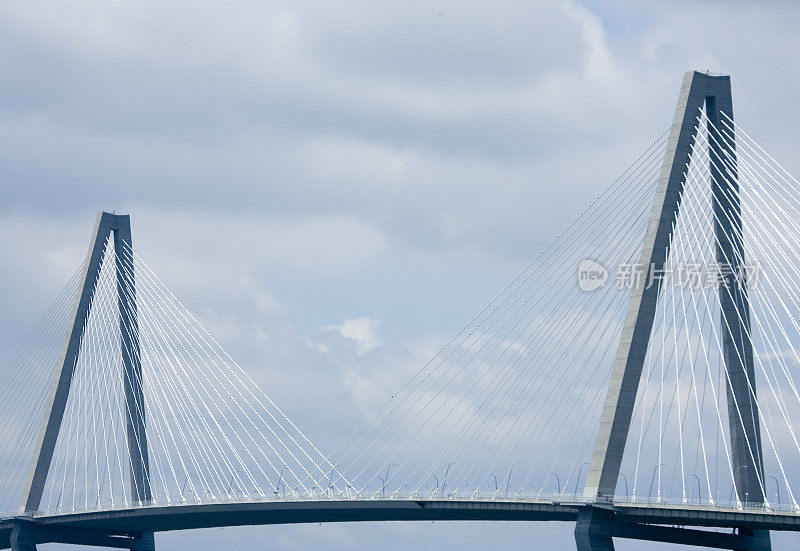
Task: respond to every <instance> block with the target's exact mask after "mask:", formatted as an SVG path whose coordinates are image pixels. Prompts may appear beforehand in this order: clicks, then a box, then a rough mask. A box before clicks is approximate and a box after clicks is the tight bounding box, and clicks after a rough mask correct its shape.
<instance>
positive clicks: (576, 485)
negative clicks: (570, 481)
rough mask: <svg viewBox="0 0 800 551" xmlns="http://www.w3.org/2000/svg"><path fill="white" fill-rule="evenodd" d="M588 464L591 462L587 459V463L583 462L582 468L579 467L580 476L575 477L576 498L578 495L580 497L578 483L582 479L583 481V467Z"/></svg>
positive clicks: (574, 495)
mask: <svg viewBox="0 0 800 551" xmlns="http://www.w3.org/2000/svg"><path fill="white" fill-rule="evenodd" d="M588 464H589V462H588V461H587V462H586V463H582V464H581V468H580V469H578V478H576V479H575V493H574V494H573V497H575V498H577V497H578V484H579V483H580V481H581V473H583V468H584V467H585V466H587V465H588Z"/></svg>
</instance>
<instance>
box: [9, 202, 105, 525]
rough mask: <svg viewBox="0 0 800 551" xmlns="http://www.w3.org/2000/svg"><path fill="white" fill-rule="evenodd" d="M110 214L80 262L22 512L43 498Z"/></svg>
mask: <svg viewBox="0 0 800 551" xmlns="http://www.w3.org/2000/svg"><path fill="white" fill-rule="evenodd" d="M111 216H112V215H110V214H108V213H105V212H101V213H100V214H98V215H97V221H96V222H95V226H94V231H93V232H92V240H91V242H90V243H89V252H88V253H87V255H86V260H85V261H84V264H83V287H82V288H81V292H80V293H79V294H78V296H77V297H75V303H74V305H73V307H72V316H71V317H70V321H69V326H68V328H67V334H66V335H65V336H64V343H63V345H62V347H61V356H60V359H59V362H58V367H57V368H56V372H55V375H54V377H53V382H52V384H51V389H50V395H49V396H48V398H47V406H46V408H45V412H46V414H45V415H46V418H45V421H44V423H43V424H42V426H41V429H40V431H39V437H38V439H37V444H36V447H35V448H34V455H33V459H32V460H31V465H30V468H29V470H28V477H27V481H26V484H25V493H24V495H23V497H22V503H21V505H20V510H21V511H22V512H27V513H33V512H36V511H37V510H38V509H39V504H40V502H41V500H42V493H43V492H44V484H45V481H46V480H47V473H48V472H49V470H50V463H51V461H52V460H53V452H54V451H55V447H56V440H57V439H58V432H59V430H60V429H61V420H62V419H63V417H64V409H65V408H66V407H67V398H68V397H69V387H70V383H71V382H72V374H73V372H74V371H75V364H76V362H77V361H78V351H79V350H80V345H81V338H82V337H83V331H84V329H85V327H86V320H87V319H88V317H89V310H90V309H91V307H92V300H93V299H94V290H95V285H96V284H97V278H98V276H99V275H100V267H101V264H102V263H103V253H104V251H105V240H106V237H108V235H109V232H110V231H111V222H112V221H111V218H110V217H111Z"/></svg>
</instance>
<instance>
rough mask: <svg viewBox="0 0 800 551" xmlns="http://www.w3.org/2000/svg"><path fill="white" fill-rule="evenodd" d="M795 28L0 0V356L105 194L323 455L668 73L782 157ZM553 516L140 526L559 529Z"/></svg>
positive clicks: (592, 14) (664, 119)
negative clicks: (705, 77)
mask: <svg viewBox="0 0 800 551" xmlns="http://www.w3.org/2000/svg"><path fill="white" fill-rule="evenodd" d="M798 28H800V8H799V7H797V6H796V5H795V4H793V3H790V2H785V3H781V2H770V3H755V2H726V3H717V2H698V1H692V2H685V3H682V2H669V3H657V2H651V3H642V2H640V3H636V6H629V5H628V3H627V2H614V1H609V2H572V1H564V2H530V1H527V2H503V1H496V2H465V1H458V2H449V1H432V2H431V1H428V2H416V1H407V2H396V3H383V2H349V1H342V2H338V3H335V4H333V3H319V4H316V3H310V2H270V1H263V2H224V3H222V2H198V1H195V2H146V1H142V2H118V1H114V2H108V1H103V2H93V1H76V2H69V3H64V4H56V3H51V2H38V1H25V2H21V1H20V2H2V3H0V79H2V82H0V166H2V167H3V174H2V179H0V182H1V184H0V185H2V194H1V195H0V197H2V200H0V255H2V258H4V259H5V261H4V262H2V263H0V281H2V282H3V284H2V286H0V309H2V311H3V313H4V315H3V316H0V354H2V356H1V357H3V358H7V357H9V356H10V354H11V353H12V351H13V350H14V349H15V348H16V346H17V345H18V344H19V342H21V340H22V339H23V338H24V336H25V335H26V334H27V333H28V331H29V330H30V329H31V327H32V325H33V324H34V323H35V321H36V319H38V317H39V316H40V315H41V312H42V311H43V309H44V308H45V306H46V305H47V304H49V302H50V301H51V300H52V298H53V297H54V296H55V295H56V294H57V292H58V290H59V289H60V288H61V287H62V285H63V284H64V282H65V281H66V279H67V277H68V276H69V275H70V274H71V273H72V272H73V271H74V270H75V268H76V267H77V266H78V264H79V263H80V262H81V261H82V259H83V257H84V255H85V249H86V246H87V243H88V239H89V233H90V230H91V228H92V224H93V222H94V217H95V215H96V212H97V211H98V210H116V211H117V212H129V213H131V215H132V220H133V235H134V247H135V248H136V249H137V250H138V252H139V254H140V255H141V256H142V257H143V258H144V259H145V260H146V261H147V262H148V264H149V265H150V266H151V267H152V268H153V269H154V270H155V271H156V272H157V273H159V274H160V275H161V277H162V279H163V280H164V281H165V283H166V284H167V285H168V286H169V287H170V288H171V289H172V290H173V291H174V292H175V293H176V294H177V295H178V296H179V297H181V298H182V300H183V301H184V302H185V303H186V304H187V305H188V306H189V307H190V308H191V309H192V310H193V311H195V312H197V313H198V314H199V315H200V316H201V318H202V320H203V322H204V323H205V324H206V326H207V327H208V328H209V330H210V331H211V332H212V333H213V334H214V335H215V336H216V337H217V339H218V340H219V341H220V342H221V343H222V344H223V345H224V346H225V347H226V348H227V349H228V351H229V352H230V353H231V355H232V356H233V357H234V358H237V360H239V361H240V362H241V363H242V365H243V366H245V367H246V368H247V369H248V370H249V371H250V372H251V373H252V374H253V375H254V378H256V379H257V380H258V381H259V383H260V384H262V385H263V386H264V387H265V388H266V389H267V392H268V393H269V394H270V395H271V397H272V398H273V399H274V400H275V401H276V402H278V403H279V404H280V405H281V406H283V407H284V408H285V410H286V411H287V413H288V414H289V416H290V417H291V418H293V419H294V420H296V421H297V423H298V424H299V425H300V426H301V427H302V428H303V429H304V430H305V432H306V433H307V434H308V435H309V436H310V437H311V438H312V440H314V441H316V442H318V443H319V445H320V447H321V448H322V449H323V450H325V449H332V448H333V447H335V445H336V444H337V443H338V442H339V441H340V440H341V439H342V438H344V437H345V436H346V435H347V434H349V433H350V431H351V430H352V429H353V428H354V427H355V426H356V425H357V424H358V422H360V421H361V420H362V419H363V415H364V414H365V413H366V412H367V411H369V409H370V408H371V407H374V406H375V405H377V404H378V403H380V402H381V399H382V397H384V396H386V395H387V394H388V393H390V392H391V391H392V389H393V388H396V386H397V385H398V384H399V383H400V382H402V380H403V378H402V377H403V374H405V373H408V372H410V370H411V369H413V368H414V367H415V366H418V365H420V364H421V363H424V362H425V361H427V360H428V359H429V358H430V357H431V356H432V355H433V354H434V353H435V351H436V349H437V347H438V346H439V345H440V344H441V343H442V342H444V341H445V340H446V339H447V338H449V336H451V335H453V334H454V333H455V332H457V331H458V330H459V329H460V328H461V326H462V325H464V324H465V323H466V322H467V321H468V320H469V319H470V318H471V317H472V315H474V314H475V313H476V312H477V311H478V310H479V309H480V308H481V307H482V306H483V305H484V304H485V303H486V302H487V301H488V300H489V299H490V298H491V297H492V296H493V295H494V293H495V292H496V291H498V290H500V289H501V288H502V287H503V286H504V285H505V284H506V283H507V282H508V281H509V280H510V279H511V278H512V277H513V276H514V275H515V274H516V273H517V272H518V271H519V270H520V269H521V268H522V267H523V266H524V265H525V264H526V263H527V262H528V261H529V260H530V259H531V258H533V256H534V255H535V254H536V253H537V252H538V251H539V250H541V249H542V247H543V246H544V245H546V243H547V242H548V241H549V240H550V239H551V238H552V237H553V236H555V235H556V234H557V232H558V231H559V230H560V229H561V228H562V227H563V226H564V225H565V224H567V223H569V221H570V220H571V219H572V218H573V217H574V216H576V215H577V213H578V212H580V211H581V210H582V209H583V208H584V207H585V206H586V205H587V204H589V203H590V202H591V201H592V198H593V197H595V196H596V195H597V194H598V193H599V192H600V190H602V189H603V188H605V187H606V186H608V185H609V184H610V182H611V181H612V180H613V179H614V178H615V177H616V176H617V175H618V174H619V173H620V172H621V171H622V170H623V169H624V168H625V167H627V166H628V165H629V164H630V162H631V161H632V160H633V159H635V158H636V156H637V155H638V153H639V152H641V151H642V150H644V149H645V148H646V147H647V146H648V145H649V144H650V143H651V142H652V141H653V140H654V139H655V138H656V137H657V136H659V135H660V134H661V133H662V132H663V131H664V130H665V129H666V128H667V127H668V125H669V124H670V123H671V121H672V111H673V109H674V106H675V102H676V98H677V93H678V91H679V89H680V85H681V79H682V76H683V73H684V72H685V71H687V70H689V69H698V70H712V71H715V72H719V73H726V74H730V75H732V82H733V97H734V111H735V113H736V117H737V120H738V121H739V122H740V123H741V124H742V125H743V126H744V127H745V128H747V129H748V130H749V132H750V134H751V135H752V136H753V137H754V138H756V139H757V140H758V141H759V142H760V143H761V144H762V145H764V147H765V148H766V149H767V150H769V151H770V152H771V153H772V154H773V155H774V156H775V157H776V158H777V159H779V160H780V161H782V163H783V164H784V166H786V168H787V169H788V170H789V171H790V172H792V173H794V174H800V157H798V156H797V154H796V151H797V150H798V147H797V146H798V140H799V139H800V138H798V134H797V132H796V128H797V126H798V123H800V108H798V107H797V102H796V98H797V97H798V96H800V70H798V69H800V59H799V58H798V55H797V54H798V52H799V51H800V33H798V32H797V29H798ZM299 389H302V390H299ZM321 411H324V412H325V414H324V415H320V412H321ZM572 529H573V526H572V525H567V524H564V525H552V526H543V525H533V524H531V525H508V524H490V523H487V524H469V525H466V524H456V525H453V524H437V525H428V524H425V525H423V524H413V525H406V524H394V525H370V526H366V525H363V526H351V525H327V526H305V527H292V526H289V527H260V528H246V529H245V528H243V529H225V530H224V531H223V530H209V531H204V532H193V533H186V534H168V535H161V536H159V548H160V549H162V550H166V549H181V548H184V547H187V548H188V546H189V545H191V546H192V547H193V548H196V549H218V548H230V547H232V546H233V545H235V544H242V545H245V546H247V547H248V548H263V549H267V548H269V549H300V548H309V547H310V546H312V545H313V546H314V547H315V548H319V549H349V548H352V547H355V546H356V545H359V546H361V545H364V546H366V547H374V546H377V545H380V546H381V547H383V548H387V549H408V548H410V547H411V546H414V547H417V548H424V549H438V548H441V547H445V548H452V549H455V548H456V547H459V548H473V549H476V548H479V547H484V546H494V547H497V546H500V545H502V546H508V547H511V546H512V545H513V546H518V547H523V546H527V547H531V546H532V545H534V546H535V544H534V542H535V541H552V542H557V541H558V542H561V541H563V544H562V545H561V546H560V547H558V546H557V545H555V543H553V545H552V546H551V548H562V549H572V548H573V546H574V544H573V543H572V535H571V534H572ZM798 544H799V542H798V540H797V539H796V538H793V539H790V540H788V542H787V545H795V546H797V545H798ZM618 548H619V549H633V548H637V549H639V548H642V547H641V546H639V545H638V544H631V543H624V542H623V543H620V544H619V546H618ZM652 548H653V549H656V548H658V547H655V546H654V547H652ZM798 548H800V547H798Z"/></svg>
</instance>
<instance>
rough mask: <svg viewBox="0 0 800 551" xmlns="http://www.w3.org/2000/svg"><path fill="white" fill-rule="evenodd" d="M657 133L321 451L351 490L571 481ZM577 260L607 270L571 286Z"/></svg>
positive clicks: (516, 492)
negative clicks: (336, 443) (600, 280)
mask: <svg viewBox="0 0 800 551" xmlns="http://www.w3.org/2000/svg"><path fill="white" fill-rule="evenodd" d="M666 138H667V136H666V133H665V134H664V135H662V136H661V137H659V138H658V139H657V140H656V141H655V142H653V143H652V144H651V146H650V147H649V148H648V149H647V150H646V151H645V152H644V153H643V154H642V155H641V156H640V157H639V158H638V159H637V160H636V161H635V162H634V163H633V164H632V165H631V166H630V167H629V168H628V169H627V170H626V171H625V172H624V173H623V174H622V176H621V177H620V178H619V179H618V180H617V181H616V182H615V183H614V185H613V186H612V187H611V188H610V189H608V190H606V191H605V192H604V193H603V194H602V195H601V196H600V197H599V198H598V199H597V200H596V201H595V202H594V203H593V204H592V205H591V206H590V207H589V208H588V209H587V210H586V211H585V212H584V213H582V214H581V216H580V217H578V219H577V220H575V221H574V222H573V223H572V224H571V225H569V227H568V228H567V229H566V230H565V231H564V232H563V233H562V234H561V235H560V236H559V237H558V238H557V239H556V240H555V241H554V242H553V243H551V244H550V245H549V246H548V247H547V248H546V249H545V251H544V252H542V253H541V254H540V255H539V256H538V257H537V258H536V259H535V260H534V261H532V262H531V263H530V264H529V265H528V266H527V267H526V268H525V269H524V270H523V271H522V272H521V273H520V274H519V275H518V276H517V277H516V278H515V279H514V280H513V281H512V282H511V283H510V284H509V285H508V286H507V287H506V288H505V289H504V290H503V291H502V292H501V293H500V294H499V295H497V296H496V297H495V298H494V299H493V300H492V301H491V302H490V303H489V304H488V305H487V306H486V307H485V308H484V309H483V310H482V311H481V312H480V313H479V314H478V315H477V316H476V317H475V318H474V319H473V320H472V321H471V322H470V323H469V324H468V325H467V326H466V327H464V329H462V330H461V331H460V332H459V333H458V334H457V335H456V336H455V337H454V338H453V339H452V340H451V341H450V342H449V343H448V344H447V345H446V346H445V347H444V348H443V349H442V350H440V351H439V353H438V354H437V355H436V356H435V357H434V358H433V359H432V360H431V361H430V362H429V363H428V364H427V365H425V366H424V367H422V368H421V369H420V370H419V371H418V372H417V373H415V374H414V375H413V377H412V378H411V379H410V380H409V381H407V382H406V384H405V385H404V386H403V387H402V388H401V389H400V390H399V391H398V392H397V393H395V394H394V395H393V396H392V397H391V398H390V399H389V400H388V401H387V402H386V403H384V405H383V406H382V407H381V408H380V409H379V410H377V411H376V412H375V414H374V415H373V416H372V417H371V418H370V419H369V420H367V421H366V422H365V423H364V424H363V425H362V426H361V427H360V428H359V429H357V430H356V431H355V432H354V433H353V434H352V435H351V436H350V437H349V438H348V440H347V441H346V442H345V443H344V444H343V445H341V446H340V447H339V448H338V449H337V450H336V451H335V452H334V453H333V454H332V460H334V461H335V463H336V464H337V465H338V464H342V465H346V466H347V467H346V470H345V471H344V473H345V475H346V476H347V477H348V479H350V480H351V482H353V484H355V485H356V487H357V488H358V490H359V492H360V494H361V495H364V496H370V497H390V496H401V495H403V496H408V495H411V496H430V497H434V496H435V497H447V496H451V497H452V496H462V497H463V496H477V495H493V496H497V497H512V496H520V495H526V496H529V495H531V494H533V495H538V494H541V493H543V492H544V493H549V492H553V491H554V490H556V489H557V490H558V491H559V492H560V491H562V490H563V489H564V488H566V487H567V486H568V485H570V486H571V485H572V484H573V483H574V482H573V481H574V480H575V479H576V477H577V476H578V475H579V473H578V471H579V470H580V469H581V467H580V462H579V461H578V459H577V458H578V457H580V456H581V455H582V454H584V453H585V452H586V450H587V449H590V447H591V442H590V441H591V439H592V437H593V435H594V429H595V426H596V419H597V418H598V411H599V408H600V407H601V406H602V400H603V398H604V394H605V386H606V380H607V378H608V373H609V366H610V365H611V361H612V359H613V353H614V352H613V348H614V344H615V342H616V340H617V339H618V336H619V332H620V330H621V325H622V316H623V315H624V311H625V304H626V303H627V300H628V295H629V291H628V290H625V289H618V288H617V286H616V284H615V281H614V277H615V275H616V272H615V270H616V268H617V266H619V265H621V264H623V263H627V262H632V259H633V258H635V257H636V256H637V255H638V252H639V250H640V248H641V242H642V236H643V235H644V228H645V224H646V222H647V215H648V213H649V207H650V204H651V203H652V194H653V190H654V189H655V183H656V180H657V177H658V171H659V168H660V164H661V160H662V157H663V153H664V147H665V145H666ZM582 261H583V262H582ZM582 266H589V267H593V269H594V270H596V271H597V273H598V274H599V275H600V277H602V276H603V274H604V275H605V277H607V278H609V280H608V281H607V282H606V284H605V285H602V286H601V287H600V288H597V289H593V290H582V287H581V285H579V282H578V281H576V277H578V276H580V274H579V273H578V272H579V270H580V269H582ZM583 283H585V284H590V283H591V282H590V281H588V280H587V281H584V282H583ZM583 289H586V287H585V286H584V287H583ZM559 464H568V465H570V467H569V468H568V469H567V470H562V471H560V472H558V473H557V472H555V471H556V465H559Z"/></svg>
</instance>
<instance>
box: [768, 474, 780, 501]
mask: <svg viewBox="0 0 800 551" xmlns="http://www.w3.org/2000/svg"><path fill="white" fill-rule="evenodd" d="M770 478H771V479H772V480H774V481H775V497H777V498H778V507H780V506H781V486H780V484H779V483H778V479H777V478H775V477H774V476H772V475H770Z"/></svg>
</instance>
